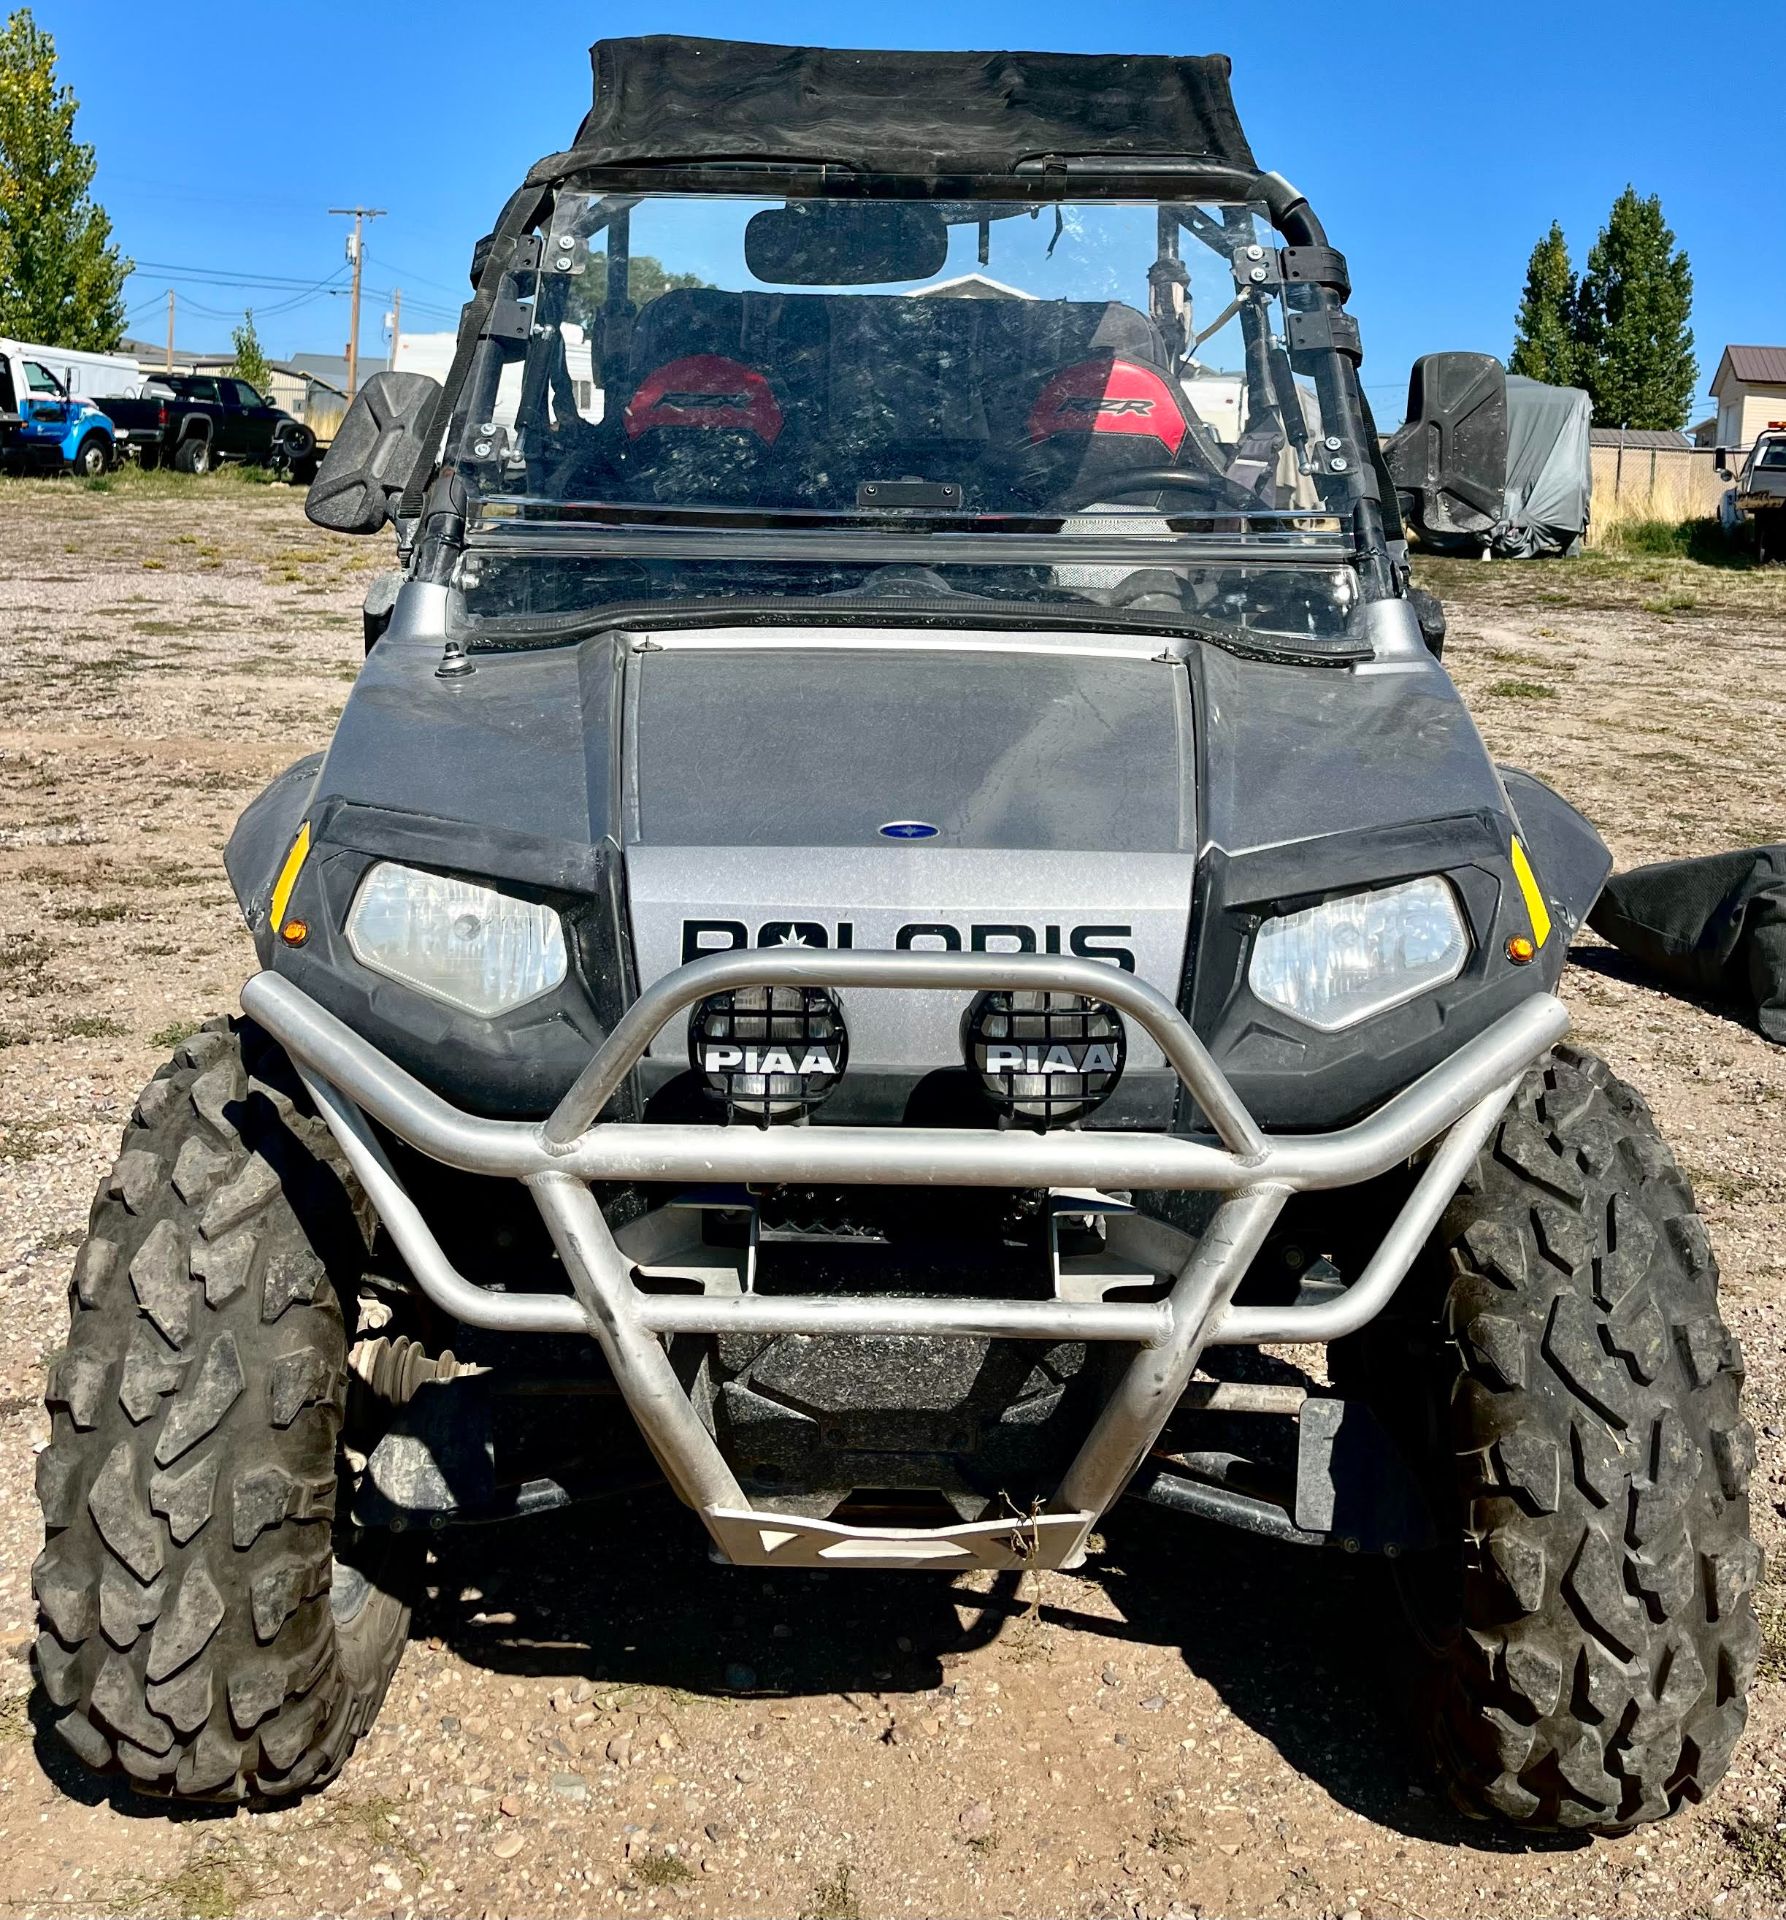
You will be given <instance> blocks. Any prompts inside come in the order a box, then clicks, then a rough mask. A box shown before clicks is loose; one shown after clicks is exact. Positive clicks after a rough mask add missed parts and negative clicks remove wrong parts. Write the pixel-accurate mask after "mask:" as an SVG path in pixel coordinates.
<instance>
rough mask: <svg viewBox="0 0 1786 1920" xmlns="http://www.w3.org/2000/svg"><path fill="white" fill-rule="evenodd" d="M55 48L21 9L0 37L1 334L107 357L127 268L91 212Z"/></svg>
mask: <svg viewBox="0 0 1786 1920" xmlns="http://www.w3.org/2000/svg"><path fill="white" fill-rule="evenodd" d="M75 107H76V101H75V97H74V93H73V90H72V89H71V88H68V87H61V86H58V85H57V84H56V43H55V41H54V40H53V39H52V38H51V37H50V35H49V34H47V33H45V32H44V31H43V30H42V29H41V28H40V27H39V26H38V25H37V23H36V22H35V21H34V20H33V19H32V18H31V13H30V10H29V8H25V7H21V8H20V9H19V10H18V11H17V12H16V13H14V14H13V15H12V16H11V17H10V18H9V19H8V20H7V22H6V25H5V27H4V29H0V333H7V334H12V335H14V336H16V337H17V338H19V339H24V340H41V341H43V342H44V343H45V344H46V345H50V346H58V347H75V348H80V349H84V350H86V351H88V352H98V353H103V352H105V351H106V350H107V349H108V348H111V347H115V346H116V345H117V344H118V336H119V335H120V334H121V333H122V332H123V330H124V300H123V289H124V281H125V278H126V276H127V275H128V274H129V273H130V271H131V263H130V262H129V261H128V260H125V259H122V258H120V256H119V253H118V250H117V248H116V247H115V246H113V244H112V223H111V222H110V220H108V219H107V218H106V215H105V209H104V208H103V207H100V206H97V205H95V203H94V202H93V200H92V198H91V197H90V195H89V192H88V189H89V188H90V187H91V186H92V184H93V173H94V165H95V163H94V159H93V149H92V148H91V147H89V146H84V145H83V144H82V143H81V142H80V141H78V140H77V139H76V138H75V137H74V116H75Z"/></svg>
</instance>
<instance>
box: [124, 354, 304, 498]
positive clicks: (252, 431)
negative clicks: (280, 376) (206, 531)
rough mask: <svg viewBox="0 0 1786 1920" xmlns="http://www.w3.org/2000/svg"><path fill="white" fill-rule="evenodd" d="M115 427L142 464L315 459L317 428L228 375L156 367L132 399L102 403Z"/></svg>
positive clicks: (294, 467) (297, 464)
mask: <svg viewBox="0 0 1786 1920" xmlns="http://www.w3.org/2000/svg"><path fill="white" fill-rule="evenodd" d="M97 404H98V405H99V407H100V408H101V410H102V411H103V412H104V413H105V414H106V415H107V417H108V418H109V419H110V420H111V423H112V425H113V427H114V428H115V429H116V431H117V436H118V448H119V451H120V452H121V453H133V454H135V455H136V457H137V459H138V460H139V461H140V462H141V463H142V465H144V466H145V467H152V466H157V465H160V464H162V463H164V462H165V463H166V464H167V465H169V466H173V467H177V468H178V469H179V470H180V471H181V472H182V473H209V472H210V471H211V469H212V468H213V467H214V466H216V465H217V463H218V462H219V461H221V460H240V461H244V462H246V463H248V464H250V465H253V466H271V467H279V468H285V469H289V470H291V471H292V472H293V474H294V477H297V478H303V477H305V476H304V474H303V472H302V469H303V468H304V467H306V466H307V465H309V464H312V463H314V461H315V457H316V435H315V434H314V433H312V432H311V431H310V429H309V428H308V427H307V426H305V425H304V423H303V422H302V421H301V420H294V419H293V418H292V417H291V415H290V414H289V413H285V412H283V411H281V409H280V408H278V407H276V406H274V405H273V404H272V402H271V401H269V400H267V399H266V398H264V397H263V396H262V395H261V394H260V393H258V392H256V390H255V389H254V388H253V387H251V386H250V385H249V384H248V382H247V381H246V380H237V379H235V378H233V377H232V376H229V375H213V374H203V373H158V374H156V375H155V376H154V378H153V379H151V380H149V381H148V382H147V383H146V384H145V385H144V387H143V391H142V393H141V395H140V396H139V397H137V398H133V399H117V400H101V401H99V402H98V403H97Z"/></svg>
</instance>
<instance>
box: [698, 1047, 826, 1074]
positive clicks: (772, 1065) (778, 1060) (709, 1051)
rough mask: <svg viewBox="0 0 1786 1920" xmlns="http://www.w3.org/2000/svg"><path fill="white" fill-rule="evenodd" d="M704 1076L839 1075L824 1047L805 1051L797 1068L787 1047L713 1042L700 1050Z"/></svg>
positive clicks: (791, 1052)
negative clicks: (745, 1045) (759, 1074)
mask: <svg viewBox="0 0 1786 1920" xmlns="http://www.w3.org/2000/svg"><path fill="white" fill-rule="evenodd" d="M701 1071H702V1072H703V1073H744V1074H750V1073H792V1074H808V1073H830V1074H835V1073H839V1072H841V1071H842V1069H841V1068H840V1067H839V1066H838V1064H837V1056H836V1055H835V1054H832V1053H827V1052H826V1050H825V1049H824V1048H823V1047H808V1048H807V1049H806V1051H805V1052H804V1053H803V1054H801V1056H800V1059H799V1063H798V1064H797V1065H796V1063H795V1060H794V1055H793V1051H792V1049H790V1048H788V1047H740V1046H734V1045H733V1044H732V1043H731V1042H730V1041H726V1040H713V1041H709V1042H708V1043H707V1044H706V1045H705V1046H703V1047H702V1048H701Z"/></svg>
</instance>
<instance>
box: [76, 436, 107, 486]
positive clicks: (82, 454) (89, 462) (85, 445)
mask: <svg viewBox="0 0 1786 1920" xmlns="http://www.w3.org/2000/svg"><path fill="white" fill-rule="evenodd" d="M110 465H111V459H110V456H109V454H108V451H107V448H106V444H105V435H104V434H103V433H90V434H88V435H87V437H86V439H84V440H83V441H82V442H81V444H80V445H79V446H78V447H77V448H75V453H74V458H73V459H72V460H71V461H70V462H69V471H70V472H71V473H72V474H73V475H74V476H75V478H76V479H77V480H97V479H98V478H99V476H100V475H101V474H102V473H104V472H105V470H106V468H107V467H108V466H110Z"/></svg>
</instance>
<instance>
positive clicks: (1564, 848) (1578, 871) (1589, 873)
mask: <svg viewBox="0 0 1786 1920" xmlns="http://www.w3.org/2000/svg"><path fill="white" fill-rule="evenodd" d="M1495 771H1496V772H1497V773H1499V774H1500V776H1501V784H1502V785H1503V786H1504V787H1505V788H1506V789H1507V798H1508V800H1509V802H1510V803H1511V804H1512V807H1513V816H1514V818H1515V819H1516V820H1517V821H1518V822H1519V832H1520V838H1521V839H1522V840H1524V842H1525V845H1526V852H1527V853H1528V854H1529V855H1530V857H1531V862H1532V871H1533V873H1534V874H1535V875H1536V877H1537V881H1538V885H1539V886H1540V887H1541V888H1542V889H1543V890H1544V898H1545V900H1546V902H1547V903H1548V905H1549V907H1550V910H1551V913H1552V914H1553V915H1554V916H1555V918H1556V919H1557V921H1558V922H1559V924H1560V925H1561V927H1562V930H1563V932H1564V935H1565V938H1564V941H1563V948H1564V949H1565V950H1566V949H1567V947H1568V943H1569V941H1570V940H1573V939H1574V938H1575V936H1576V934H1577V933H1579V932H1580V931H1581V927H1582V923H1583V922H1584V921H1585V920H1586V919H1587V917H1588V914H1589V913H1590V912H1591V911H1592V909H1593V905H1594V902H1595V901H1596V900H1598V899H1599V897H1600V889H1601V888H1602V887H1603V886H1605V884H1606V876H1607V875H1608V874H1609V873H1611V872H1612V855H1611V853H1610V852H1609V851H1608V850H1607V845H1606V842H1605V841H1604V840H1602V839H1601V838H1600V835H1599V833H1598V832H1597V831H1596V829H1595V827H1594V825H1593V823H1592V822H1591V821H1590V820H1588V819H1587V817H1586V816H1585V815H1583V814H1580V813H1578V812H1577V811H1576V810H1575V808H1573V807H1572V806H1570V804H1569V802H1568V801H1567V800H1565V799H1564V798H1563V797H1562V795H1561V794H1559V793H1557V792H1555V791H1554V790H1553V789H1552V788H1550V787H1547V786H1546V785H1545V784H1544V782H1543V781H1542V780H1540V779H1539V778H1538V777H1537V775H1536V774H1531V773H1527V772H1525V771H1524V770H1523V769H1522V768H1519V767H1497V768H1496V769H1495Z"/></svg>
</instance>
